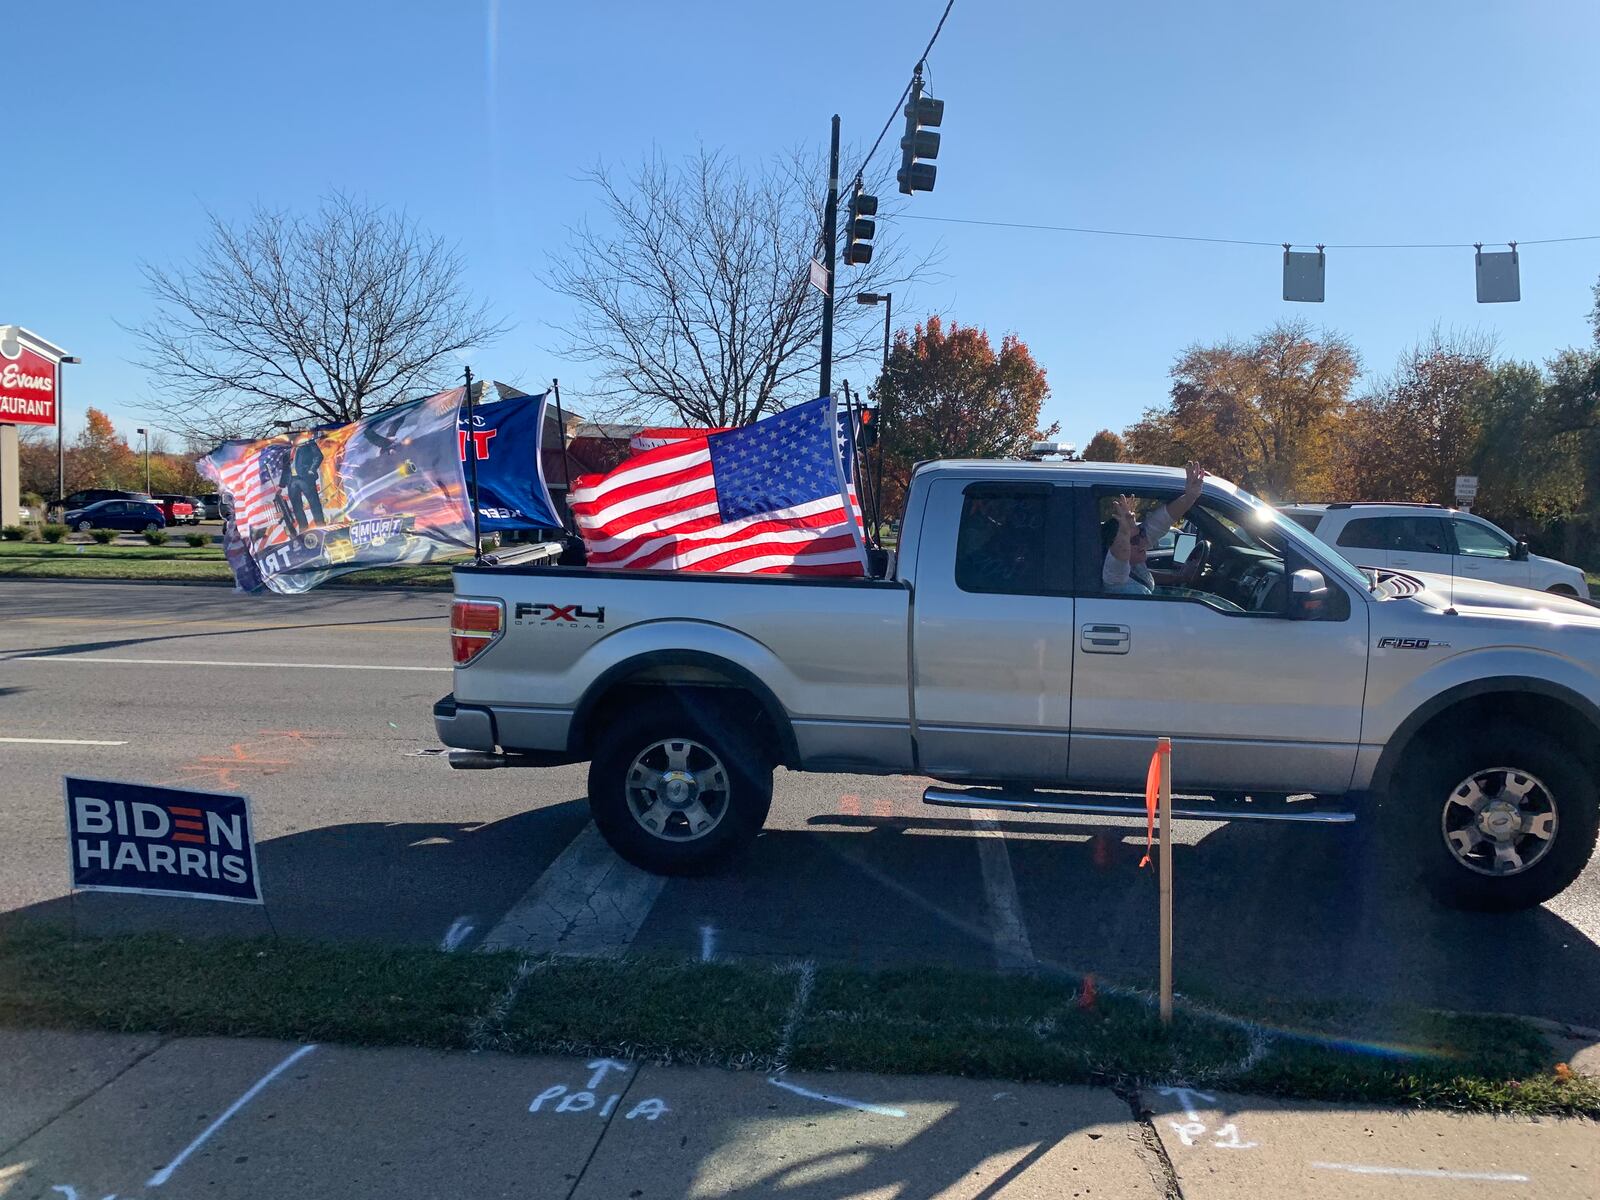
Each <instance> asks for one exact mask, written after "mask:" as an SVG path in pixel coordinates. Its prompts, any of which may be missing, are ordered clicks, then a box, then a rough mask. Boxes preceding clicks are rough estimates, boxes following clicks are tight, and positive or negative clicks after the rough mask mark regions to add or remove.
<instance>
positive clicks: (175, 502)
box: [155, 492, 200, 525]
mask: <svg viewBox="0 0 1600 1200" xmlns="http://www.w3.org/2000/svg"><path fill="white" fill-rule="evenodd" d="M155 501H156V505H157V507H159V508H160V509H161V515H162V516H163V517H165V518H166V519H167V524H168V525H198V524H200V507H199V502H198V501H197V500H196V499H195V498H194V497H193V496H178V495H174V494H172V493H170V492H162V493H159V494H158V495H157V496H156V498H155Z"/></svg>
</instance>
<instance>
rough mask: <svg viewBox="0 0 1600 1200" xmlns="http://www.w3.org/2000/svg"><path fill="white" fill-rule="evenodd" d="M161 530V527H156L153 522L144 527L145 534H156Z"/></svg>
mask: <svg viewBox="0 0 1600 1200" xmlns="http://www.w3.org/2000/svg"><path fill="white" fill-rule="evenodd" d="M161 528H162V526H160V525H157V524H156V523H155V522H154V521H151V522H149V523H148V524H147V525H146V526H145V527H144V531H145V532H146V533H157V532H159V531H160V530H161Z"/></svg>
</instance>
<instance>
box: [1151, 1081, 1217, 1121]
mask: <svg viewBox="0 0 1600 1200" xmlns="http://www.w3.org/2000/svg"><path fill="white" fill-rule="evenodd" d="M1159 1094H1160V1095H1162V1096H1171V1097H1172V1098H1173V1099H1175V1100H1177V1102H1178V1104H1179V1105H1180V1106H1181V1107H1182V1109H1183V1115H1184V1116H1186V1117H1188V1118H1189V1120H1191V1121H1198V1120H1199V1119H1200V1114H1199V1113H1198V1112H1196V1111H1195V1107H1194V1102H1195V1099H1196V1097H1198V1098H1199V1099H1201V1100H1204V1101H1205V1102H1206V1103H1207V1104H1215V1103H1216V1102H1217V1098H1216V1097H1215V1096H1213V1095H1212V1094H1211V1093H1210V1092H1202V1091H1200V1090H1199V1089H1198V1088H1186V1087H1164V1088H1162V1089H1161V1091H1160V1093H1159Z"/></svg>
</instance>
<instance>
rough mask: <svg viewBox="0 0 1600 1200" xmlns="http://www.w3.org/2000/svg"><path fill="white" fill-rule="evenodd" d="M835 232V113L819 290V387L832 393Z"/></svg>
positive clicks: (837, 122)
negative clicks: (824, 278) (823, 286)
mask: <svg viewBox="0 0 1600 1200" xmlns="http://www.w3.org/2000/svg"><path fill="white" fill-rule="evenodd" d="M838 235H839V114H838V113H834V114H833V136H832V138H831V139H830V141H829V146H828V203H827V206H826V207H825V208H824V209H823V210H822V242H823V246H822V255H823V259H822V265H823V267H824V268H826V270H827V272H828V290H827V291H826V292H824V293H823V294H822V390H821V391H820V392H818V395H821V396H830V395H832V394H833V268H834V250H835V245H834V243H836V242H837V241H838Z"/></svg>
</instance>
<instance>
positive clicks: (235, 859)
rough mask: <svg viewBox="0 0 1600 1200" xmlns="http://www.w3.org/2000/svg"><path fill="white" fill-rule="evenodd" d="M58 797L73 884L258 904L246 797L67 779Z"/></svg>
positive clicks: (96, 889)
mask: <svg viewBox="0 0 1600 1200" xmlns="http://www.w3.org/2000/svg"><path fill="white" fill-rule="evenodd" d="M66 793H67V842H68V845H69V847H70V852H71V855H72V886H73V887H75V888H78V889H79V890H81V891H89V892H146V893H149V894H151V895H158V896H184V897H188V898H189V899H192V900H232V901H235V902H236V903H240V904H260V903H261V882H260V876H259V875H257V873H256V849H255V841H254V839H253V838H252V837H251V832H250V801H249V800H248V799H247V798H246V797H244V796H222V795H218V794H216V793H214V792H190V791H183V790H181V789H178V788H164V787H147V786H145V785H144V784H139V783H112V782H109V781H107V780H101V779H74V778H72V777H71V776H68V777H67V779H66Z"/></svg>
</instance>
